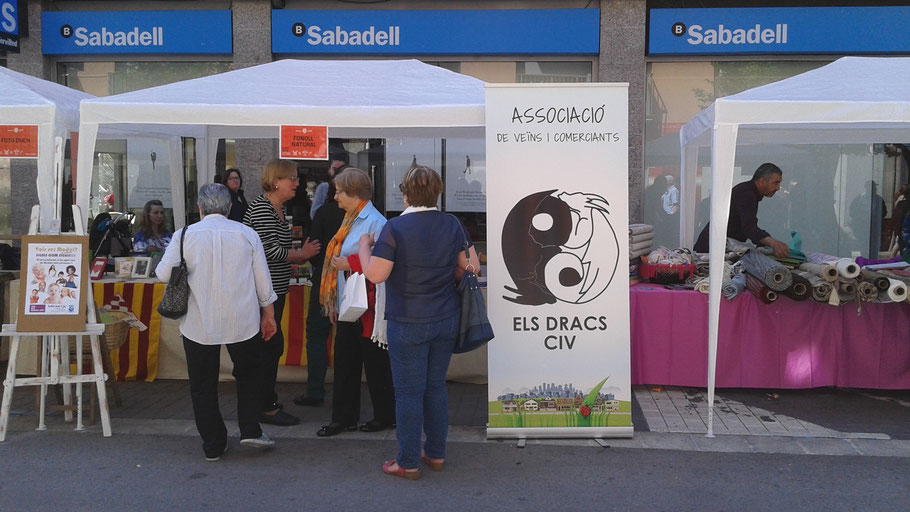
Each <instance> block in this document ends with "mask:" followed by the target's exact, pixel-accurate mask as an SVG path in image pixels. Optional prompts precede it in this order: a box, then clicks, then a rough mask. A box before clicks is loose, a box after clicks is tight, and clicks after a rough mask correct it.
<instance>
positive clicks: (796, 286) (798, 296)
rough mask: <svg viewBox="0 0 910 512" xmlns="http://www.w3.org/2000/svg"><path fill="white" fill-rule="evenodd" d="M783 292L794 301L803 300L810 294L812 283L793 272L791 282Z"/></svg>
mask: <svg viewBox="0 0 910 512" xmlns="http://www.w3.org/2000/svg"><path fill="white" fill-rule="evenodd" d="M783 294H784V295H786V296H787V297H790V298H791V299H793V300H796V301H803V300H806V299H808V298H809V297H811V296H812V283H810V282H809V280H808V279H806V278H805V277H803V276H800V275H797V274H793V284H791V285H790V287H789V288H787V289H786V290H784V291H783Z"/></svg>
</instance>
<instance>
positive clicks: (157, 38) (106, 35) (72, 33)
mask: <svg viewBox="0 0 910 512" xmlns="http://www.w3.org/2000/svg"><path fill="white" fill-rule="evenodd" d="M60 35H61V36H62V37H63V38H64V39H69V38H71V37H72V38H73V44H75V45H76V46H87V47H106V46H110V47H115V48H116V47H129V46H163V45H164V27H150V28H148V29H147V30H142V29H140V28H139V27H133V28H132V29H131V30H110V29H108V28H107V27H101V30H93V31H89V29H87V28H85V27H75V28H73V27H72V26H71V25H63V26H62V27H60Z"/></svg>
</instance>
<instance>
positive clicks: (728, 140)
mask: <svg viewBox="0 0 910 512" xmlns="http://www.w3.org/2000/svg"><path fill="white" fill-rule="evenodd" d="M738 128H739V125H736V124H715V125H714V140H713V145H712V147H711V167H712V172H711V182H712V186H711V232H710V234H711V238H710V244H709V252H710V273H709V289H710V290H709V293H708V433H707V434H706V437H714V387H715V384H716V374H717V333H718V327H719V323H720V298H721V288H722V286H723V273H724V254H725V252H726V245H727V223H728V221H729V219H728V216H729V212H730V192H731V190H730V189H731V188H732V186H733V161H734V158H735V155H736V136H737V131H738Z"/></svg>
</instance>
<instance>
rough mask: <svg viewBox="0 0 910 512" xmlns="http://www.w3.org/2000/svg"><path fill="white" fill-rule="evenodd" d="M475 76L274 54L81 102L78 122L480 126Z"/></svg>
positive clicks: (411, 65) (479, 87)
mask: <svg viewBox="0 0 910 512" xmlns="http://www.w3.org/2000/svg"><path fill="white" fill-rule="evenodd" d="M483 105H484V91H483V82H482V81H480V80H477V79H475V78H471V77H468V76H465V75H461V74H458V73H453V72H451V71H448V70H446V69H443V68H440V67H437V66H432V65H429V64H424V63H422V62H420V61H417V60H399V61H394V60H393V61H388V60H383V61H329V60H279V61H275V62H270V63H267V64H262V65H259V66H253V67H249V68H244V69H238V70H235V71H229V72H226V73H221V74H217V75H212V76H207V77H203V78H197V79H194V80H187V81H183V82H178V83H173V84H169V85H162V86H159V87H152V88H149V89H144V90H141V91H135V92H130V93H125V94H118V95H115V96H108V97H105V98H97V99H92V100H87V101H85V102H83V104H82V122H83V123H98V124H101V125H103V124H110V123H124V124H145V125H150V124H151V125H156V124H157V125H162V124H165V125H171V126H174V127H175V129H174V131H173V132H171V133H174V134H177V133H184V132H185V131H186V130H187V128H186V127H184V128H178V126H179V125H196V126H198V125H208V126H274V127H277V126H278V125H281V124H313V125H325V126H330V127H372V128H395V127H436V126H438V127H458V126H483V123H484V117H483Z"/></svg>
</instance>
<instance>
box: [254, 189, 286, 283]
mask: <svg viewBox="0 0 910 512" xmlns="http://www.w3.org/2000/svg"><path fill="white" fill-rule="evenodd" d="M281 212H282V214H283V215H284V218H285V220H284V221H282V220H280V219H279V218H278V214H277V213H276V212H275V208H273V207H272V203H271V201H269V200H268V198H267V197H265V196H264V195H262V196H259V197H257V198H256V199H254V200H253V201H252V202H250V205H249V207H248V208H247V210H246V213H245V214H244V215H243V223H244V224H246V225H247V226H249V227H251V228H253V231H255V232H256V233H257V234H258V235H259V238H260V240H262V248H263V249H264V250H265V259H266V261H267V262H268V264H269V272H270V273H271V274H272V288H273V289H274V290H275V293H277V294H278V295H284V294H286V293H287V292H288V288H289V287H290V284H289V283H290V282H291V264H290V263H288V261H287V259H288V251H289V250H290V249H291V228H290V226H288V223H287V215H288V212H287V208H285V207H284V205H282V206H281Z"/></svg>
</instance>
